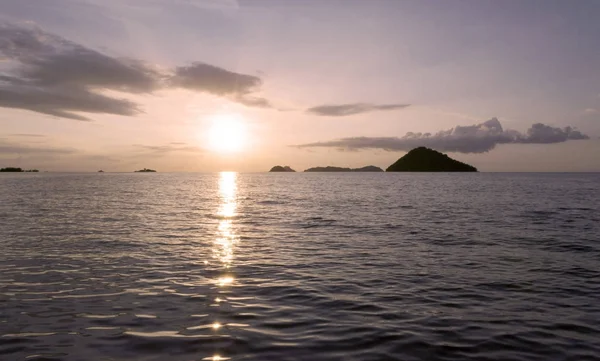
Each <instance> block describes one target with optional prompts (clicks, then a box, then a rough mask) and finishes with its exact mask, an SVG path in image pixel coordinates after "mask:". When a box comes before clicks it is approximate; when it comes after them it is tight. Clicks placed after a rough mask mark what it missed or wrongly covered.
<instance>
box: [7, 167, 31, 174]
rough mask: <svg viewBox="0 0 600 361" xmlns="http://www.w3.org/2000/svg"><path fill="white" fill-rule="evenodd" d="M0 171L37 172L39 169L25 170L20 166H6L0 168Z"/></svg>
mask: <svg viewBox="0 0 600 361" xmlns="http://www.w3.org/2000/svg"><path fill="white" fill-rule="evenodd" d="M0 172H15V173H22V172H26V173H37V172H39V170H37V169H27V170H24V169H21V168H18V167H6V168H0Z"/></svg>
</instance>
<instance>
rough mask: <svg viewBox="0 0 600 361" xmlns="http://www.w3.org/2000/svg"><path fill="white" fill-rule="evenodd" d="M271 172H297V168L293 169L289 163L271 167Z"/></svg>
mask: <svg viewBox="0 0 600 361" xmlns="http://www.w3.org/2000/svg"><path fill="white" fill-rule="evenodd" d="M269 172H295V170H293V169H292V168H291V167H290V166H289V165H286V166H283V167H282V166H280V165H276V166H274V167H273V168H271V170H270V171H269Z"/></svg>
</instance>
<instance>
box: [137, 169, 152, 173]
mask: <svg viewBox="0 0 600 361" xmlns="http://www.w3.org/2000/svg"><path fill="white" fill-rule="evenodd" d="M135 173H156V171H155V170H154V169H148V168H144V169H140V170H136V171H135Z"/></svg>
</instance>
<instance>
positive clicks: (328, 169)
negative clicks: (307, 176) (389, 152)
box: [305, 165, 383, 172]
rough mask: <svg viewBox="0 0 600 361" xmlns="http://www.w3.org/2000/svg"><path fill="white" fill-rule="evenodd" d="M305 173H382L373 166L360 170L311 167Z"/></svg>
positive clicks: (381, 170)
mask: <svg viewBox="0 0 600 361" xmlns="http://www.w3.org/2000/svg"><path fill="white" fill-rule="evenodd" d="M305 172H383V169H381V168H379V167H376V166H374V165H368V166H366V167H362V168H343V167H332V166H327V167H313V168H308V169H306V170H305Z"/></svg>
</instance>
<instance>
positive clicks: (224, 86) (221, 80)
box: [169, 63, 272, 108]
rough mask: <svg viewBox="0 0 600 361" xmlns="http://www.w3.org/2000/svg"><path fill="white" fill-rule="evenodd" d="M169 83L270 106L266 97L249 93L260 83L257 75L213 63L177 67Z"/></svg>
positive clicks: (255, 105)
mask: <svg viewBox="0 0 600 361" xmlns="http://www.w3.org/2000/svg"><path fill="white" fill-rule="evenodd" d="M169 84H170V85H171V86H176V87H181V88H185V89H191V90H195V91H201V92H206V93H210V94H213V95H217V96H222V97H226V98H228V99H229V100H232V101H234V102H237V103H240V104H243V105H246V106H249V107H258V108H271V107H272V106H271V103H270V102H269V101H268V100H267V99H265V98H261V97H256V96H253V95H251V93H253V92H255V91H256V90H258V89H259V88H260V86H261V85H262V80H261V79H260V78H259V77H257V76H254V75H247V74H241V73H235V72H232V71H229V70H225V69H223V68H219V67H217V66H214V65H209V64H204V63H194V64H192V65H189V66H181V67H178V68H176V69H175V74H174V75H173V77H172V78H171V79H170V82H169Z"/></svg>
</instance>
